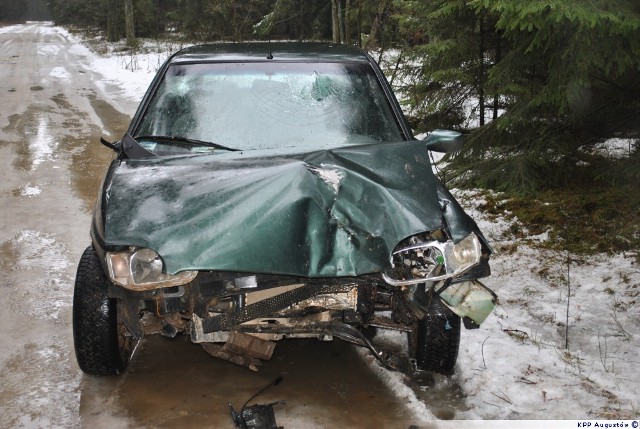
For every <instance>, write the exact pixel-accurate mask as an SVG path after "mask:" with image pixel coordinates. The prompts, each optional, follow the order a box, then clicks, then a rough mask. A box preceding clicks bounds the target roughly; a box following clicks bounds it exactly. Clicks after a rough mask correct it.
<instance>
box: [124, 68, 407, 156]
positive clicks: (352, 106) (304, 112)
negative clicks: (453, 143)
mask: <svg viewBox="0 0 640 429" xmlns="http://www.w3.org/2000/svg"><path fill="white" fill-rule="evenodd" d="M135 135H137V136H172V137H181V138H187V139H194V140H200V141H205V142H212V143H216V144H218V145H224V146H228V147H232V148H237V149H241V150H250V149H272V148H290V147H291V148H293V147H296V148H305V149H322V148H331V147H338V146H343V145H347V144H366V143H375V142H389V141H398V140H403V137H402V134H401V131H400V128H399V126H398V124H397V122H396V119H395V116H394V115H393V113H392V111H391V108H390V106H389V103H388V100H387V99H386V97H385V94H384V92H383V90H382V88H381V86H380V84H379V82H378V80H377V78H376V76H375V74H374V72H373V70H372V68H371V67H370V66H369V65H368V64H366V63H288V62H269V63H267V62H254V63H206V64H180V65H172V66H170V67H169V69H168V70H167V73H166V74H165V76H164V79H163V81H162V82H161V83H160V85H159V87H158V89H157V91H156V92H155V94H154V96H153V98H152V100H151V101H150V103H149V105H148V107H147V109H146V112H145V114H144V115H143V118H142V121H141V123H140V125H139V127H138V129H137V131H136V133H135Z"/></svg>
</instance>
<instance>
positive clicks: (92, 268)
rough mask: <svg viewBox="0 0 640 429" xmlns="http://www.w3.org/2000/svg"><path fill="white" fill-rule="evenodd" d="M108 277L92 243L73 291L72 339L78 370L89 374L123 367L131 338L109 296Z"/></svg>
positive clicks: (108, 371)
mask: <svg viewBox="0 0 640 429" xmlns="http://www.w3.org/2000/svg"><path fill="white" fill-rule="evenodd" d="M109 283H110V280H109V279H108V278H107V276H106V275H105V273H104V271H103V269H102V265H101V264H100V261H99V260H98V255H96V252H95V250H94V249H93V246H89V247H87V249H86V250H85V251H84V253H83V254H82V257H81V258H80V263H79V264H78V272H77V274H76V282H75V287H74V293H73V342H74V346H75V349H76V359H77V361H78V365H79V366H80V369H81V370H82V371H83V372H85V373H87V374H90V375H115V374H120V373H121V372H122V371H124V370H125V368H126V367H127V365H128V363H129V357H130V356H131V351H132V350H133V341H134V339H133V337H132V336H131V334H130V333H129V332H128V330H127V328H126V327H125V326H124V323H122V322H121V321H120V320H119V318H118V314H117V313H118V309H117V302H116V300H115V299H113V298H109V297H108V295H107V290H108V287H109Z"/></svg>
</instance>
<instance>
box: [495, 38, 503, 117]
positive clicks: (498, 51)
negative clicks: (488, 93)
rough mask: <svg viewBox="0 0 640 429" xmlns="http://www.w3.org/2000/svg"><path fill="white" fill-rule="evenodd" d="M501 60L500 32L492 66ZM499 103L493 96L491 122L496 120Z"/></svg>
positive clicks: (496, 95)
mask: <svg viewBox="0 0 640 429" xmlns="http://www.w3.org/2000/svg"><path fill="white" fill-rule="evenodd" d="M500 60H502V35H501V34H500V32H497V33H496V61H495V63H494V65H496V64H498V63H499V62H500ZM499 102H500V98H499V97H498V94H495V95H494V96H493V120H494V121H495V120H496V119H498V103H499Z"/></svg>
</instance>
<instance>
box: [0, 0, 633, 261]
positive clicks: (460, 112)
mask: <svg viewBox="0 0 640 429" xmlns="http://www.w3.org/2000/svg"><path fill="white" fill-rule="evenodd" d="M27 19H32V20H53V21H54V22H55V23H56V24H58V25H65V26H67V27H68V28H71V29H76V30H78V31H82V32H84V33H85V34H88V35H91V36H93V37H99V38H102V39H105V40H107V41H109V42H117V41H120V40H124V41H125V42H124V43H123V44H122V47H121V49H122V50H123V51H125V50H134V51H135V50H139V49H144V45H143V44H142V43H140V40H141V39H144V38H151V39H173V40H182V41H184V42H185V43H199V42H215V41H246V40H283V39H284V40H296V41H309V40H329V41H333V42H335V43H346V44H355V45H358V46H360V47H361V48H363V49H364V50H365V51H367V52H369V53H370V54H371V55H372V57H373V58H374V59H375V60H376V61H377V62H378V63H379V64H380V65H381V66H382V67H383V69H384V71H385V74H386V76H387V79H388V80H389V81H390V83H391V85H392V86H393V87H394V90H395V91H396V94H397V95H398V98H399V99H400V100H399V101H400V103H401V104H402V106H403V108H404V111H405V113H406V115H407V117H408V119H409V121H410V123H411V125H412V127H413V129H414V131H415V133H416V134H418V133H423V132H429V131H431V130H433V129H436V128H447V129H453V130H458V131H460V132H463V133H464V134H465V135H466V145H465V148H464V149H463V151H462V152H460V153H458V154H456V155H455V156H451V157H449V156H447V157H445V158H444V159H443V160H442V161H440V162H441V171H440V175H441V178H442V179H443V180H444V181H446V182H449V186H457V187H464V188H474V189H483V190H486V192H487V193H486V198H485V199H486V201H487V203H486V206H485V209H486V210H487V211H494V212H496V213H502V214H504V213H509V214H510V215H512V216H514V217H518V218H519V219H520V220H521V221H523V222H524V223H525V224H527V225H528V231H527V232H528V233H532V232H534V233H535V232H536V230H539V231H540V232H544V231H550V240H548V241H547V245H548V246H552V247H553V246H555V247H558V246H560V247H562V248H563V249H565V250H571V251H573V252H579V253H591V252H620V251H635V250H637V249H638V248H640V226H639V225H640V149H639V146H640V145H639V144H638V142H639V141H640V140H639V138H640V2H638V1H637V0H529V1H526V2H523V1H520V0H418V1H410V0H377V1H374V0H246V1H238V0H46V1H45V0H27V1H25V0H0V22H5V23H13V22H20V21H23V20H27ZM611 139H618V140H617V142H618V146H619V143H620V142H622V143H623V145H626V150H623V151H622V155H620V151H618V153H617V155H616V156H610V154H609V153H607V152H606V151H604V152H603V151H602V150H599V149H602V145H601V144H602V143H603V142H607V141H612V140H611ZM605 149H606V146H605ZM623 149H624V148H623ZM495 191H498V192H501V193H500V194H495ZM496 195H498V196H496ZM512 232H513V233H514V234H517V233H518V231H512Z"/></svg>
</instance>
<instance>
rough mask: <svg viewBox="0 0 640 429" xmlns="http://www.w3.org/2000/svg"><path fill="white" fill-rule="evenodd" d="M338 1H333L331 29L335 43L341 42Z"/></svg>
mask: <svg viewBox="0 0 640 429" xmlns="http://www.w3.org/2000/svg"><path fill="white" fill-rule="evenodd" d="M338 1H339V0H331V27H332V30H333V42H334V43H338V42H340V18H339V15H338Z"/></svg>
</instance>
